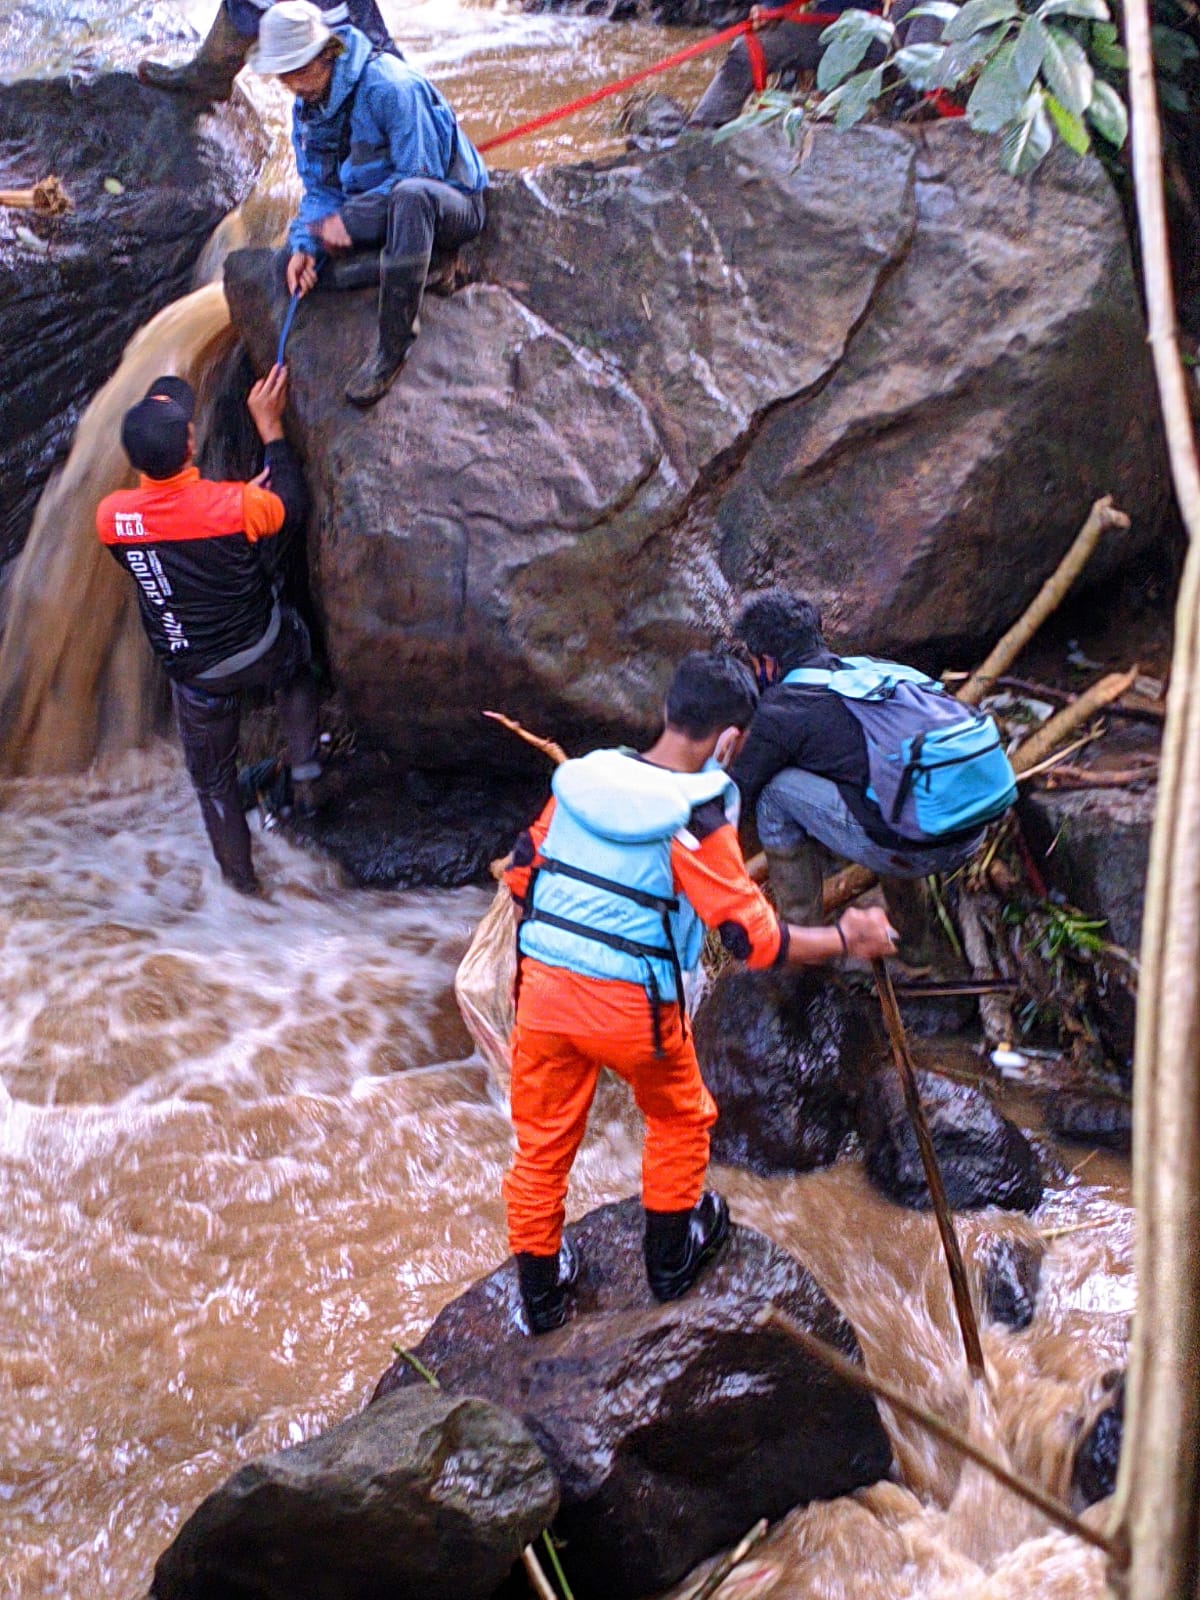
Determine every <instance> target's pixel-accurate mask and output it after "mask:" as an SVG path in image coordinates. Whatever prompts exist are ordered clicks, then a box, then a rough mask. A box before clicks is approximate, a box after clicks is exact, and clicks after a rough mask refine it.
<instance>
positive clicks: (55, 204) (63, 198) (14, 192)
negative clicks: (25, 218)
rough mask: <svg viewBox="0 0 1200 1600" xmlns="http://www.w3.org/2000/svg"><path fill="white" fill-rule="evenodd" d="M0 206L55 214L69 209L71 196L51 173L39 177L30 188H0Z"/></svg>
mask: <svg viewBox="0 0 1200 1600" xmlns="http://www.w3.org/2000/svg"><path fill="white" fill-rule="evenodd" d="M0 206H12V207H14V208H16V209H17V210H21V211H41V212H44V213H46V214H47V215H49V216H57V215H59V214H60V213H61V212H63V211H70V210H71V197H70V195H68V193H67V191H66V190H65V189H64V188H63V186H62V184H61V183H60V182H59V180H58V179H57V178H56V177H55V176H54V175H53V173H51V175H50V176H49V177H47V178H41V179H39V180H38V182H37V183H35V184H34V185H33V187H32V188H31V189H0Z"/></svg>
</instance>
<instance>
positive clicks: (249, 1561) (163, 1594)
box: [151, 1388, 558, 1600]
mask: <svg viewBox="0 0 1200 1600" xmlns="http://www.w3.org/2000/svg"><path fill="white" fill-rule="evenodd" d="M557 1504H558V1488H557V1484H556V1483H555V1479H554V1474H553V1472H552V1471H551V1470H550V1467H549V1465H548V1463H547V1461H546V1458H545V1456H544V1455H543V1454H542V1452H541V1450H540V1449H539V1448H538V1446H537V1445H536V1444H535V1443H534V1441H533V1440H532V1439H531V1438H530V1436H529V1434H528V1433H527V1432H526V1430H525V1429H524V1428H523V1427H522V1426H521V1424H520V1423H519V1422H518V1421H517V1419H516V1418H515V1417H514V1416H511V1415H510V1414H509V1413H508V1412H506V1411H502V1410H500V1409H499V1408H498V1407H496V1406H494V1405H489V1404H488V1403H487V1402H486V1401H484V1400H474V1399H462V1398H455V1397H452V1396H450V1395H445V1394H440V1393H438V1392H437V1391H436V1390H434V1389H429V1388H421V1389H411V1390H406V1391H405V1392H403V1393H401V1394H393V1395H391V1396H389V1397H388V1398H387V1399H386V1400H380V1401H379V1402H377V1403H376V1404H374V1405H371V1406H368V1407H367V1409H366V1410H365V1411H364V1412H362V1413H361V1414H360V1415H359V1416H357V1417H351V1418H350V1419H349V1420H348V1421H346V1422H342V1423H339V1424H338V1425H337V1427H335V1428H331V1429H330V1430H329V1432H328V1433H323V1434H321V1435H319V1436H318V1437H317V1438H315V1439H310V1440H308V1441H307V1443H305V1444H302V1445H298V1446H296V1448H295V1449H292V1450H281V1451H279V1452H278V1453H277V1454H276V1455H271V1456H263V1457H262V1458H261V1459H260V1460H258V1461H251V1462H249V1463H248V1464H247V1465H246V1466H244V1467H243V1468H242V1469H241V1470H240V1471H239V1472H238V1473H236V1474H235V1475H234V1476H233V1477H232V1478H231V1479H230V1480H229V1482H228V1483H226V1484H225V1485H223V1487H222V1488H220V1489H218V1490H217V1491H216V1492H215V1493H214V1494H211V1495H209V1497H208V1499H207V1500H205V1501H204V1502H203V1504H202V1505H201V1506H200V1507H199V1509H198V1510H197V1511H195V1512H194V1513H193V1514H192V1516H191V1517H190V1518H189V1519H188V1521H187V1522H186V1523H185V1524H184V1526H183V1528H182V1529H181V1530H180V1533H179V1536H178V1537H177V1538H176V1540H175V1542H174V1544H172V1545H171V1547H170V1548H169V1549H168V1550H166V1551H165V1552H164V1553H163V1555H161V1556H160V1557H159V1560H158V1564H157V1565H156V1567H155V1570H154V1585H153V1588H152V1590H151V1593H152V1595H153V1597H154V1600H381V1597H383V1596H385V1595H386V1596H389V1597H394V1600H406V1597H409V1596H411V1597H413V1600H416V1597H417V1596H420V1597H421V1600H485V1597H486V1596H488V1595H490V1594H492V1592H493V1591H494V1590H495V1589H496V1587H497V1585H498V1584H499V1583H500V1582H501V1581H502V1580H503V1578H504V1577H505V1575H506V1573H507V1572H508V1569H509V1568H510V1567H511V1565H512V1563H513V1562H514V1561H516V1560H517V1559H518V1558H519V1556H520V1553H521V1550H522V1549H523V1548H524V1546H525V1545H526V1544H528V1543H529V1541H530V1540H531V1539H533V1538H535V1537H536V1536H537V1534H538V1533H540V1532H541V1530H542V1529H543V1528H544V1527H546V1526H547V1524H548V1523H549V1522H550V1521H551V1519H552V1518H553V1516H554V1512H555V1508H556V1506H557Z"/></svg>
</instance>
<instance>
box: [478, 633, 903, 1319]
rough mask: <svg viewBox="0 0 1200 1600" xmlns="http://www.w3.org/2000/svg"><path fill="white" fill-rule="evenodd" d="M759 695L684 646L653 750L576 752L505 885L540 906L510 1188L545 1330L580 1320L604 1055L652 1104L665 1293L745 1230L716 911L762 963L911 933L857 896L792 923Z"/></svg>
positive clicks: (525, 1270)
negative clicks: (708, 1028) (711, 1174)
mask: <svg viewBox="0 0 1200 1600" xmlns="http://www.w3.org/2000/svg"><path fill="white" fill-rule="evenodd" d="M756 700H757V692H756V690H755V687H754V683H753V681H752V680H751V677H750V674H749V672H748V671H747V670H746V668H745V667H743V666H742V665H741V664H740V663H739V662H737V661H735V660H733V658H732V657H730V656H727V655H723V654H717V653H713V654H701V653H696V654H693V655H689V656H687V657H685V659H684V660H683V662H682V663H681V664H680V667H679V669H678V671H677V672H676V674H675V677H674V680H673V682H672V684H671V687H670V689H669V691H668V693H667V699H666V705H665V708H664V715H665V724H666V725H665V727H664V729H663V732H662V733H661V734H660V735H659V737H658V739H657V740H656V742H655V743H654V744H653V745H652V746H651V747H650V749H649V750H647V751H646V752H645V753H644V754H643V755H638V754H636V753H635V752H634V751H632V750H596V751H593V752H592V754H591V755H588V756H584V757H583V758H582V759H581V760H577V761H568V762H566V763H564V765H562V766H561V767H559V769H558V771H557V772H556V774H555V777H554V782H553V786H552V787H553V791H554V793H553V797H552V798H551V799H550V800H549V801H548V803H547V805H546V808H545V810H544V811H543V812H542V814H541V816H540V817H539V818H538V820H537V821H536V822H535V823H534V824H533V826H532V828H531V829H530V830H529V831H528V833H527V834H524V835H522V837H521V839H519V840H518V842H517V846H516V848H515V850H514V852H513V857H512V861H511V863H510V865H509V868H508V871H507V873H506V881H507V883H508V886H509V888H510V890H511V891H512V893H513V896H514V898H515V899H516V900H517V901H518V902H519V903H520V905H521V907H522V917H521V924H520V932H519V935H518V948H519V956H518V960H519V980H518V993H517V1017H516V1027H515V1029H514V1031H513V1040H512V1083H511V1090H510V1094H511V1105H512V1119H513V1126H514V1129H515V1130H516V1136H517V1148H516V1153H515V1155H514V1158H513V1163H512V1168H511V1170H510V1171H509V1174H508V1176H507V1178H506V1179H505V1184H504V1196H505V1200H506V1202H507V1206H508V1230H509V1244H510V1247H511V1249H512V1251H513V1253H514V1254H515V1256H516V1258H517V1270H518V1274H519V1278H520V1285H521V1296H522V1299H523V1301H524V1304H525V1311H526V1315H527V1317H528V1321H529V1327H530V1330H531V1331H532V1332H533V1333H546V1332H549V1331H550V1330H551V1329H552V1328H557V1327H560V1326H561V1325H562V1324H563V1323H564V1322H565V1321H566V1319H567V1315H568V1310H569V1296H570V1292H571V1289H572V1287H573V1285H574V1283H575V1279H576V1276H577V1273H578V1265H579V1264H578V1260H577V1259H576V1258H575V1255H574V1252H573V1251H572V1250H571V1249H570V1248H569V1247H568V1246H566V1245H564V1243H563V1237H562V1228H563V1218H564V1201H565V1199H566V1193H567V1180H568V1176H569V1174H570V1171H571V1165H572V1163H573V1161H574V1159H575V1154H576V1152H577V1150H578V1149H579V1145H580V1142H581V1140H582V1138H583V1134H584V1130H585V1128H586V1125H587V1118H588V1111H589V1109H590V1107H591V1104H592V1098H593V1096H594V1094H595V1092H596V1083H597V1080H598V1078H599V1075H600V1069H601V1068H602V1067H611V1068H612V1070H613V1071H614V1072H616V1073H617V1074H618V1075H619V1076H620V1077H622V1078H624V1079H625V1081H626V1082H627V1083H628V1084H629V1085H630V1087H631V1088H632V1090H633V1094H634V1099H635V1100H636V1102H637V1105H638V1108H639V1109H640V1111H641V1112H642V1115H643V1116H644V1117H645V1119H646V1137H645V1148H644V1150H643V1155H642V1201H643V1204H644V1206H645V1211H646V1232H645V1259H646V1275H647V1278H648V1280H649V1283H650V1288H651V1291H652V1292H653V1294H654V1295H655V1296H656V1297H657V1298H658V1299H659V1300H675V1299H678V1298H679V1296H680V1295H683V1294H685V1293H686V1292H687V1291H688V1289H690V1288H691V1286H692V1285H693V1284H694V1283H695V1281H696V1279H697V1278H698V1277H699V1275H700V1273H701V1272H702V1271H703V1269H704V1267H705V1266H706V1265H707V1264H708V1262H709V1261H711V1260H712V1258H713V1257H714V1256H715V1255H716V1253H717V1252H718V1251H719V1250H720V1248H721V1246H722V1244H723V1243H724V1241H725V1239H726V1237H727V1235H728V1232H729V1211H728V1207H727V1206H726V1203H725V1201H724V1200H723V1199H722V1198H721V1196H720V1195H718V1194H716V1193H715V1192H713V1191H712V1190H708V1191H704V1174H705V1169H706V1168H707V1165H708V1147H709V1134H708V1130H709V1128H710V1127H711V1126H712V1124H713V1123H714V1122H715V1121H716V1117H717V1110H716V1106H715V1105H714V1104H713V1100H712V1097H711V1095H710V1094H709V1093H708V1090H707V1089H706V1088H705V1087H704V1083H703V1082H702V1080H701V1077H700V1069H699V1066H698V1064H697V1061H696V1051H695V1047H694V1044H693V1042H692V1035H691V1030H690V1028H689V1026H688V1022H687V1015H686V1009H685V1000H686V996H685V986H686V983H687V979H688V976H689V975H690V974H693V973H694V972H695V969H696V968H697V966H698V965H699V962H700V954H701V947H702V945H703V942H704V929H705V927H709V928H715V929H716V930H717V931H718V933H719V935H720V938H721V940H722V942H723V944H724V945H725V948H726V949H727V950H729V951H730V952H731V954H733V955H734V956H736V957H737V958H738V959H739V960H742V961H745V962H746V963H747V964H748V965H749V966H751V967H756V968H760V967H770V966H783V965H793V966H799V965H804V964H808V963H813V962H823V961H829V960H831V959H833V958H834V957H837V956H840V955H843V954H845V953H846V952H847V951H848V952H850V953H851V954H853V955H857V956H864V957H867V956H877V955H886V954H887V953H889V952H890V951H891V950H892V948H893V940H892V934H891V930H890V929H889V927H888V924H887V918H886V917H885V915H884V914H883V912H881V911H847V912H846V913H845V914H844V915H843V917H842V919H841V921H840V922H839V923H838V925H837V927H835V928H802V927H789V926H788V925H787V924H786V923H782V922H781V921H780V920H779V918H778V917H777V916H776V914H775V912H774V911H773V910H772V909H771V907H770V905H769V903H768V902H767V900H766V898H765V897H764V896H763V894H762V893H761V891H760V890H759V889H757V888H756V887H755V885H754V884H753V883H752V882H751V881H750V879H749V878H748V877H747V876H746V868H745V864H744V862H743V860H742V853H741V848H740V846H739V844H738V839H737V831H736V816H737V792H736V790H735V788H734V786H733V784H732V783H731V782H730V780H729V778H728V777H727V776H726V774H725V772H724V770H723V764H724V762H726V761H728V759H729V758H730V756H731V755H732V753H733V752H734V750H735V749H736V748H737V746H738V744H739V743H740V740H741V737H742V733H743V730H744V729H745V728H746V726H747V724H748V723H749V721H750V718H751V715H752V713H753V711H754V705H755V701H756Z"/></svg>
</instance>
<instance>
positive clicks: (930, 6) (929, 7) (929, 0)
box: [903, 0, 959, 23]
mask: <svg viewBox="0 0 1200 1600" xmlns="http://www.w3.org/2000/svg"><path fill="white" fill-rule="evenodd" d="M958 12H959V8H958V6H955V5H951V3H950V0H923V3H922V4H921V5H919V6H914V7H913V8H912V10H911V11H906V12H905V13H904V19H903V20H904V21H905V22H906V23H908V22H912V21H913V19H914V18H915V17H936V18H937V19H938V21H939V22H953V21H954V18H955V17H956V16H957V15H958Z"/></svg>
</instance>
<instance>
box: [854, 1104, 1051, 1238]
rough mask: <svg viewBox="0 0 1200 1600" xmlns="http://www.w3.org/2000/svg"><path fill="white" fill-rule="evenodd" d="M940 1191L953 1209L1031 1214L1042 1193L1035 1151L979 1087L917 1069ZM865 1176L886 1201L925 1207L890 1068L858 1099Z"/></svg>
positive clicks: (913, 1145) (921, 1173)
mask: <svg viewBox="0 0 1200 1600" xmlns="http://www.w3.org/2000/svg"><path fill="white" fill-rule="evenodd" d="M917 1083H918V1086H919V1088H920V1093H921V1101H922V1104H923V1105H924V1107H925V1115H926V1117H927V1118H928V1121H929V1127H930V1132H931V1133H932V1135H933V1146H934V1150H935V1151H936V1153H937V1158H938V1164H939V1166H940V1168H941V1173H942V1180H943V1182H944V1183H945V1186H946V1196H947V1198H948V1199H949V1201H950V1204H951V1205H952V1206H953V1207H954V1208H955V1209H956V1210H963V1211H967V1210H972V1209H974V1208H976V1207H979V1206H1005V1207H1007V1208H1008V1209H1009V1210H1013V1211H1032V1210H1033V1208H1034V1206H1036V1205H1037V1203H1038V1201H1039V1200H1040V1199H1041V1198H1042V1179H1041V1174H1040V1172H1039V1170H1038V1161H1037V1156H1036V1155H1035V1154H1034V1152H1033V1148H1032V1146H1031V1145H1030V1143H1029V1141H1028V1139H1026V1137H1025V1135H1024V1134H1023V1133H1022V1132H1021V1130H1020V1128H1018V1127H1017V1126H1016V1125H1015V1124H1014V1123H1012V1122H1010V1121H1009V1120H1008V1118H1007V1117H1002V1116H1001V1115H1000V1113H999V1112H998V1111H997V1110H996V1108H995V1106H994V1105H993V1104H992V1102H991V1101H990V1100H989V1099H988V1097H987V1095H985V1094H984V1093H983V1092H982V1091H981V1090H979V1089H973V1088H971V1087H970V1086H969V1085H968V1084H964V1083H952V1082H951V1081H950V1080H949V1079H946V1078H941V1077H937V1076H935V1075H934V1074H933V1073H931V1072H918V1073H917ZM862 1133H863V1139H864V1142H865V1144H866V1168H867V1174H868V1176H869V1177H870V1179H871V1181H872V1183H874V1184H875V1186H876V1188H878V1189H880V1190H882V1192H883V1193H884V1194H885V1195H887V1197H888V1199H889V1200H895V1201H896V1202H897V1203H898V1204H900V1205H903V1206H912V1207H914V1208H915V1209H917V1210H926V1209H927V1208H928V1207H929V1205H930V1199H929V1188H928V1185H927V1184H926V1182H925V1169H924V1168H923V1166H922V1165H921V1155H920V1151H919V1150H918V1149H917V1138H916V1135H915V1133H914V1132H913V1130H912V1124H911V1122H910V1121H909V1118H908V1113H907V1112H906V1111H905V1109H904V1096H903V1093H902V1091H901V1088H900V1082H899V1079H898V1078H897V1077H896V1076H895V1074H894V1073H882V1074H881V1075H880V1077H879V1079H878V1084H877V1088H876V1090H875V1092H874V1093H873V1094H872V1095H871V1096H870V1098H869V1099H867V1100H865V1101H864V1103H863V1119H862Z"/></svg>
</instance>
